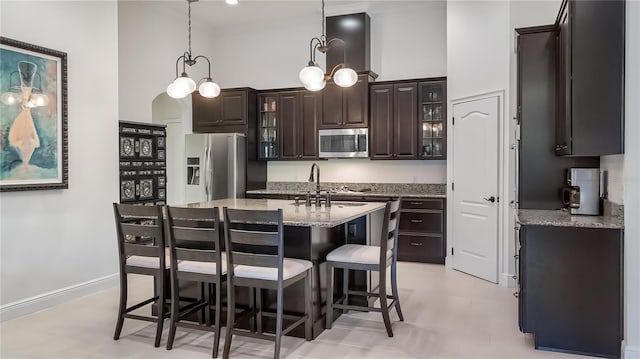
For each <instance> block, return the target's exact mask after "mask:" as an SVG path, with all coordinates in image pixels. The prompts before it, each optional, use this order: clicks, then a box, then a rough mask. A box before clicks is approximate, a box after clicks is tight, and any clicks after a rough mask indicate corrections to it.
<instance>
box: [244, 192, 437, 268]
mask: <svg viewBox="0 0 640 359" xmlns="http://www.w3.org/2000/svg"><path fill="white" fill-rule="evenodd" d="M246 197H247V198H259V199H260V198H263V199H289V200H294V199H295V197H299V198H300V202H301V203H303V205H304V200H305V195H298V196H296V195H286V194H247V195H246ZM392 199H393V198H392V197H380V196H353V195H351V196H349V195H332V196H331V200H332V201H349V202H362V201H364V202H387V201H391V200H392ZM445 215H446V199H444V198H409V197H403V198H402V203H401V205H400V230H399V235H398V260H399V261H408V262H422V263H436V264H444V260H445V257H446V251H447V240H446V234H445V232H446V230H445V229H446V217H445ZM348 228H350V227H348ZM358 232H359V233H364V232H363V231H362V230H358ZM354 243H355V242H354Z"/></svg>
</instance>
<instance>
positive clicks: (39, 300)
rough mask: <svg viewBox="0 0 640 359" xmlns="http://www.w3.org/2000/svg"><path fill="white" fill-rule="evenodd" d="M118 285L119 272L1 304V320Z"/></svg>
mask: <svg viewBox="0 0 640 359" xmlns="http://www.w3.org/2000/svg"><path fill="white" fill-rule="evenodd" d="M117 285H118V273H115V274H110V275H108V276H104V277H101V278H96V279H92V280H90V281H86V282H84V283H80V284H75V285H72V286H69V287H65V288H61V289H57V290H54V291H51V292H49V293H44V294H40V295H36V296H33V297H31V298H26V299H23V300H19V301H16V302H13V303H8V304H5V305H3V306H0V322H4V321H7V320H11V319H14V318H18V317H21V316H23V315H27V314H31V313H34V312H37V311H40V310H43V309H46V308H50V307H53V306H54V305H58V304H61V303H64V302H68V301H70V300H72V299H76V298H79V297H82V296H85V295H87V294H91V293H94V292H97V291H100V290H103V289H107V288H111V287H114V286H117Z"/></svg>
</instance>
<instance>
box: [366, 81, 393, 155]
mask: <svg viewBox="0 0 640 359" xmlns="http://www.w3.org/2000/svg"><path fill="white" fill-rule="evenodd" d="M393 114H394V111H393V85H373V86H371V124H370V132H369V135H370V145H369V146H370V148H369V156H370V157H371V158H374V159H389V158H392V157H393V149H394V145H393V140H394V136H393V128H394V126H393Z"/></svg>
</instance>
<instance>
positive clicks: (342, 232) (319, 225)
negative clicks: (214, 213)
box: [181, 198, 385, 338]
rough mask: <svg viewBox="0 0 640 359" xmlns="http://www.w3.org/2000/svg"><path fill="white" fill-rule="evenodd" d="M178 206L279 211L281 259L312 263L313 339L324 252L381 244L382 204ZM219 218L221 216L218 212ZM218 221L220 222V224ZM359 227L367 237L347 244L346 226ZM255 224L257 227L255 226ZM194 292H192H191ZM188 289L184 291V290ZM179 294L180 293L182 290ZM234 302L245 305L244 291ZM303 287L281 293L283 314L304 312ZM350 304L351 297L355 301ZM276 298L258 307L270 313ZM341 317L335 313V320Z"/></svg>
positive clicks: (268, 324)
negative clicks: (280, 221)
mask: <svg viewBox="0 0 640 359" xmlns="http://www.w3.org/2000/svg"><path fill="white" fill-rule="evenodd" d="M182 207H191V208H211V207H219V208H223V207H228V208H232V209H245V210H277V209H280V208H281V209H282V210H283V222H284V226H285V228H284V256H285V257H289V258H298V259H305V260H308V261H311V262H312V263H313V269H312V277H313V278H312V286H313V289H312V298H313V303H312V312H313V314H312V316H313V337H314V338H316V337H317V336H318V335H319V334H320V333H321V332H322V331H323V330H324V328H325V319H324V318H325V315H326V309H325V308H326V301H327V298H326V293H327V291H326V289H327V278H326V265H325V258H326V255H327V253H329V252H330V251H332V250H333V249H335V248H337V247H339V246H341V245H343V244H345V243H347V242H348V243H354V244H370V245H377V244H379V241H380V238H379V237H380V231H381V228H382V227H381V226H382V219H383V215H384V208H385V204H384V203H369V202H335V201H334V202H333V203H332V205H331V206H329V207H327V206H326V205H322V206H320V207H316V206H305V204H304V203H301V204H299V205H296V203H295V202H293V201H288V200H273V199H246V198H241V199H221V200H214V201H207V202H198V203H190V204H186V205H184V206H182ZM221 213H222V211H221ZM222 220H223V219H222ZM353 222H358V223H361V224H365V225H364V228H365V230H366V237H364V236H362V238H363V239H364V238H366V239H364V240H361V241H360V242H359V243H358V242H354V241H353V239H348V238H349V237H348V235H347V234H348V231H349V230H348V227H349V223H353ZM257 224H259V223H257ZM376 286H377V279H376V278H372V277H371V276H366V275H360V276H355V278H353V279H352V280H350V288H358V289H369V290H371V289H374V288H375V287H376ZM193 289H196V288H193ZM186 290H189V289H186ZM181 291H182V288H181ZM334 293H335V294H336V296H338V297H339V296H341V295H342V280H341V276H337V278H336V281H335V288H334ZM236 298H237V302H238V303H240V304H247V303H248V296H247V293H246V290H236ZM303 298H304V287H303V283H298V284H294V285H292V286H291V287H288V288H286V289H285V291H284V311H285V313H302V312H304V301H303V300H302V299H303ZM354 299H355V298H354ZM275 302H276V295H275V292H273V293H265V295H263V303H262V304H263V308H267V309H270V310H275ZM339 314H340V313H339V312H338V311H336V312H335V313H334V317H337V316H338V315H339ZM265 319H267V320H265V322H264V326H265V329H266V330H267V331H269V330H273V328H275V321H274V320H268V319H270V318H265ZM290 334H291V335H294V336H299V337H304V330H303V328H302V327H299V328H296V329H295V330H293V331H292V332H291V333H290Z"/></svg>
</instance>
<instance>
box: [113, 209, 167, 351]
mask: <svg viewBox="0 0 640 359" xmlns="http://www.w3.org/2000/svg"><path fill="white" fill-rule="evenodd" d="M113 212H114V214H115V219H116V231H117V234H118V258H119V265H120V305H119V307H118V320H117V322H116V330H115V333H114V335H113V340H118V339H119V338H120V333H121V332H122V325H123V324H124V319H125V318H129V319H137V320H144V321H148V322H154V323H157V328H156V340H155V344H154V345H155V346H156V347H159V346H160V339H161V337H162V324H163V322H164V318H165V317H168V313H167V312H165V305H166V301H165V296H164V283H165V280H166V278H168V276H169V261H168V260H167V259H166V254H165V241H164V232H163V216H162V207H160V206H134V205H127V204H117V203H114V204H113ZM131 237H132V238H135V241H130V240H129V239H128V238H131ZM129 273H134V274H142V275H150V276H153V277H154V278H155V280H156V283H158V290H159V295H156V296H153V297H151V298H149V299H147V300H144V301H142V302H140V303H138V304H135V305H132V306H131V307H127V294H128V292H127V274H129ZM150 303H156V304H157V305H158V316H157V317H148V316H142V315H136V314H130V312H132V311H134V310H136V309H138V308H141V307H143V306H145V305H148V304H150Z"/></svg>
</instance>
